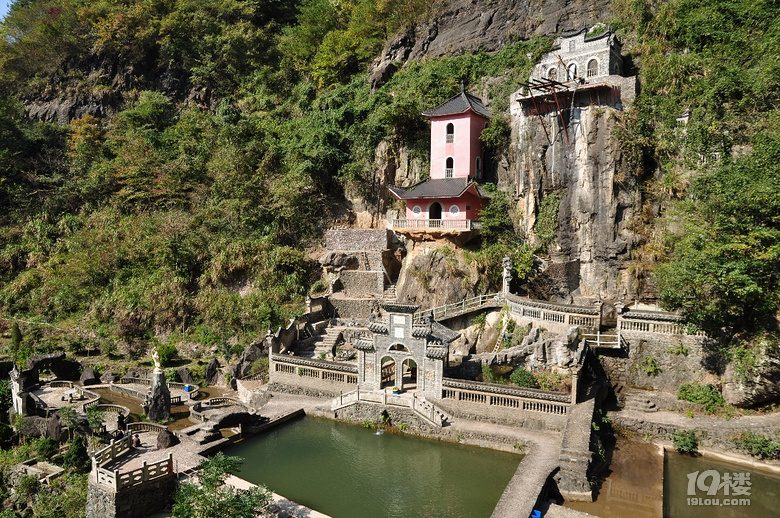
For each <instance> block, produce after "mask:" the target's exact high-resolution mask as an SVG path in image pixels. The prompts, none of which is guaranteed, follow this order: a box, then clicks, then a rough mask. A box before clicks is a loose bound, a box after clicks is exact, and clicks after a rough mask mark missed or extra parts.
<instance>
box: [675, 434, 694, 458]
mask: <svg viewBox="0 0 780 518" xmlns="http://www.w3.org/2000/svg"><path fill="white" fill-rule="evenodd" d="M672 445H673V446H674V449H675V450H677V451H678V452H680V453H684V454H686V455H696V454H697V453H699V437H698V436H697V435H696V432H695V431H693V430H685V431H683V432H675V433H673V434H672Z"/></svg>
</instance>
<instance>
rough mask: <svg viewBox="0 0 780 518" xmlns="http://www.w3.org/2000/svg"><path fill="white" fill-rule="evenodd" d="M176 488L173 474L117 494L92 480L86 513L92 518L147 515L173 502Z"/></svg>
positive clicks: (144, 517)
mask: <svg viewBox="0 0 780 518" xmlns="http://www.w3.org/2000/svg"><path fill="white" fill-rule="evenodd" d="M175 490H176V478H175V477H174V475H170V476H165V477H160V478H158V479H155V480H152V481H149V482H146V483H144V484H139V485H137V486H135V487H131V488H128V489H122V490H121V491H119V492H116V493H115V492H114V491H113V490H112V489H110V488H107V487H105V486H102V485H99V484H95V483H94V482H93V481H92V480H91V479H90V481H89V489H88V490H87V509H86V515H87V516H88V517H89V518H146V517H147V516H150V515H152V514H154V513H155V512H157V511H161V510H162V509H164V508H165V507H166V506H167V505H168V504H170V503H171V501H172V497H173V493H174V491H175Z"/></svg>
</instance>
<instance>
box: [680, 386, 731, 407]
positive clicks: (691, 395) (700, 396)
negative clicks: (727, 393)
mask: <svg viewBox="0 0 780 518" xmlns="http://www.w3.org/2000/svg"><path fill="white" fill-rule="evenodd" d="M677 399H681V400H683V401H690V402H691V403H697V404H700V405H702V406H703V407H704V411H705V412H706V413H708V414H714V413H715V412H717V411H718V410H719V409H722V408H725V406H726V400H724V399H723V396H722V395H721V393H720V392H719V391H718V389H717V388H716V387H715V386H714V385H711V384H707V385H700V384H698V383H683V384H682V385H680V388H679V389H677Z"/></svg>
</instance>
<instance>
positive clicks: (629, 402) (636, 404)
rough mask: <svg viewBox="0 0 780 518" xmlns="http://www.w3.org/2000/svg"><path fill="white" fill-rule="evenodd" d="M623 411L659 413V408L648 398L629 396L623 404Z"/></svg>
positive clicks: (635, 395)
mask: <svg viewBox="0 0 780 518" xmlns="http://www.w3.org/2000/svg"><path fill="white" fill-rule="evenodd" d="M623 410H635V411H637V412H645V413H651V412H658V407H657V406H656V404H655V403H654V402H653V400H652V399H650V398H648V397H647V396H641V395H637V394H628V395H627V396H626V397H625V399H624V402H623Z"/></svg>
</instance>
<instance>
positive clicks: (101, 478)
mask: <svg viewBox="0 0 780 518" xmlns="http://www.w3.org/2000/svg"><path fill="white" fill-rule="evenodd" d="M172 474H173V454H172V453H169V454H168V458H167V459H163V460H160V461H157V462H152V463H151V464H149V463H147V462H146V461H144V462H143V465H142V466H141V467H140V468H136V469H134V470H130V471H125V472H120V471H119V470H114V471H109V470H107V469H104V468H100V467H98V468H96V470H95V475H96V480H97V483H98V484H102V485H105V486H108V487H110V488H112V489H113V490H114V491H121V490H122V489H127V488H130V487H134V486H138V485H141V484H143V483H145V482H148V481H150V480H155V479H158V478H160V477H164V476H168V475H172Z"/></svg>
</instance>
